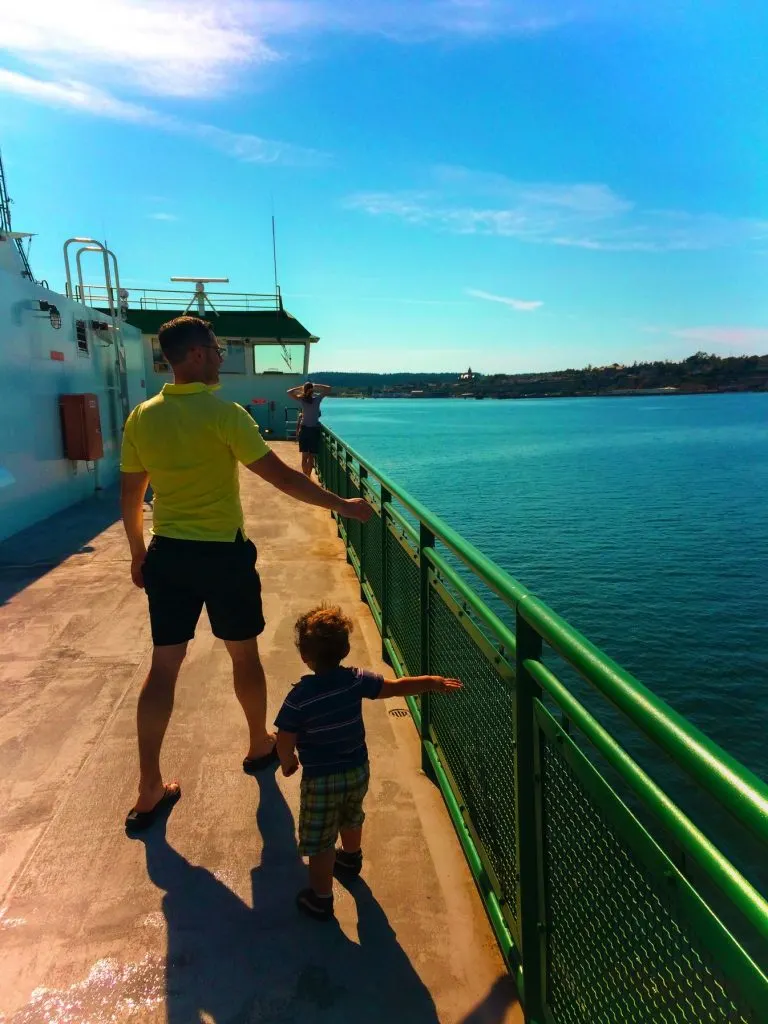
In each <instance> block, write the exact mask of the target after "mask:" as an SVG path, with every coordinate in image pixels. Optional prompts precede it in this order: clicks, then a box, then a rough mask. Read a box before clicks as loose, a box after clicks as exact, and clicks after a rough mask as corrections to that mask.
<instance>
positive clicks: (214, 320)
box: [99, 309, 314, 342]
mask: <svg viewBox="0 0 768 1024" xmlns="http://www.w3.org/2000/svg"><path fill="white" fill-rule="evenodd" d="M99 312H100V313H106V314H107V315H109V310H108V309H100V310H99ZM183 315H184V310H183V309H129V310H128V323H129V324H131V326H132V327H138V329H139V330H140V331H141V333H142V334H157V332H158V330H159V329H160V327H161V326H162V325H163V324H164V323H166V321H168V320H173V318H174V317H177V316H183ZM187 315H189V316H196V315H197V314H196V313H194V312H193V311H192V310H190V311H188V314H187ZM204 319H206V320H209V321H210V322H211V325H212V326H213V329H214V331H215V332H216V334H218V335H220V336H221V337H222V338H274V339H275V340H276V341H302V342H304V341H312V340H314V336H313V335H312V334H311V333H310V332H309V331H308V330H307V329H306V327H304V326H303V325H302V324H300V323H299V321H298V320H297V319H296V317H295V316H291V314H290V313H286V312H285V310H277V309H251V310H247V309H245V310H224V311H223V312H221V313H219V315H218V316H217V315H216V314H215V313H213V312H210V311H206V314H205V317H204Z"/></svg>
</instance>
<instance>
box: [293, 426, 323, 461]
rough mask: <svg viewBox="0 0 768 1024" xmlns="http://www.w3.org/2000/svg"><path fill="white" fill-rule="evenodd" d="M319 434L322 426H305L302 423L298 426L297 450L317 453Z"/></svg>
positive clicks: (320, 434) (318, 449)
mask: <svg viewBox="0 0 768 1024" xmlns="http://www.w3.org/2000/svg"><path fill="white" fill-rule="evenodd" d="M321 436H322V427H305V426H303V425H302V426H301V427H300V428H299V451H300V452H309V453H310V454H311V455H317V453H318V452H319V451H320V438H321Z"/></svg>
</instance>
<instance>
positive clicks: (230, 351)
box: [220, 339, 245, 373]
mask: <svg viewBox="0 0 768 1024" xmlns="http://www.w3.org/2000/svg"><path fill="white" fill-rule="evenodd" d="M220 341H222V339H220ZM222 343H223V346H224V348H225V352H224V362H223V363H222V364H221V372H222V373H245V345H244V344H243V342H241V341H226V342H222Z"/></svg>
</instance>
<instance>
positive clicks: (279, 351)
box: [253, 342, 304, 373]
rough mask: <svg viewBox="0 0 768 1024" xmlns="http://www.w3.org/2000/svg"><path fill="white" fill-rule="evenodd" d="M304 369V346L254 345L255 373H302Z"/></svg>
mask: <svg viewBox="0 0 768 1024" xmlns="http://www.w3.org/2000/svg"><path fill="white" fill-rule="evenodd" d="M303 369H304V346H303V345H281V344H279V342H278V343H276V344H274V345H254V346H253V372H254V373H301V371H302V370H303Z"/></svg>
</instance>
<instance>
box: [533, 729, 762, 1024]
mask: <svg viewBox="0 0 768 1024" xmlns="http://www.w3.org/2000/svg"><path fill="white" fill-rule="evenodd" d="M558 747H559V744H557V743H553V742H552V741H551V740H550V739H547V738H545V737H543V738H542V805H543V807H542V810H543V823H544V847H543V850H544V862H543V871H544V887H545V893H546V920H547V932H546V935H547V957H546V960H547V980H546V995H547V1002H548V1005H549V1008H550V1010H551V1012H552V1014H553V1017H554V1020H555V1021H557V1024H703V1022H707V1024H758V1017H757V1016H755V1015H754V1012H753V1011H752V1010H751V1009H750V1008H749V1007H747V1006H745V1005H744V1003H743V1000H742V998H741V997H740V995H739V994H738V993H737V992H735V991H734V990H733V988H731V987H729V985H728V983H727V982H726V980H725V978H724V977H723V976H721V974H720V972H719V970H718V968H717V966H716V963H715V958H714V957H713V956H712V955H708V954H707V952H706V949H705V947H704V946H703V943H702V941H701V938H700V936H699V935H698V934H697V933H696V929H695V927H694V926H693V925H692V923H691V922H690V921H689V920H688V919H687V918H686V915H685V914H684V912H681V908H680V906H679V905H678V903H677V902H676V900H675V897H674V892H673V884H674V883H673V881H672V880H671V873H670V875H668V876H667V877H665V876H664V874H663V873H662V872H659V871H651V870H648V868H647V865H646V864H644V863H643V860H642V858H641V857H639V856H638V855H637V853H636V848H635V845H634V844H630V843H628V842H627V841H626V839H624V838H623V837H621V836H620V835H618V834H617V832H616V830H615V829H614V827H613V826H612V824H611V822H609V821H608V820H607V816H606V813H605V811H604V810H603V809H602V808H601V807H600V806H599V805H598V804H597V803H596V802H595V800H594V799H593V798H592V797H591V795H590V793H588V792H587V790H586V788H585V787H584V785H582V784H581V783H580V781H579V779H578V778H577V777H576V775H575V774H574V772H573V769H572V767H571V766H570V765H569V764H568V763H567V762H566V760H565V759H564V757H563V756H562V754H561V751H560V749H558ZM617 803H618V800H617ZM740 1004H741V1005H740Z"/></svg>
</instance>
